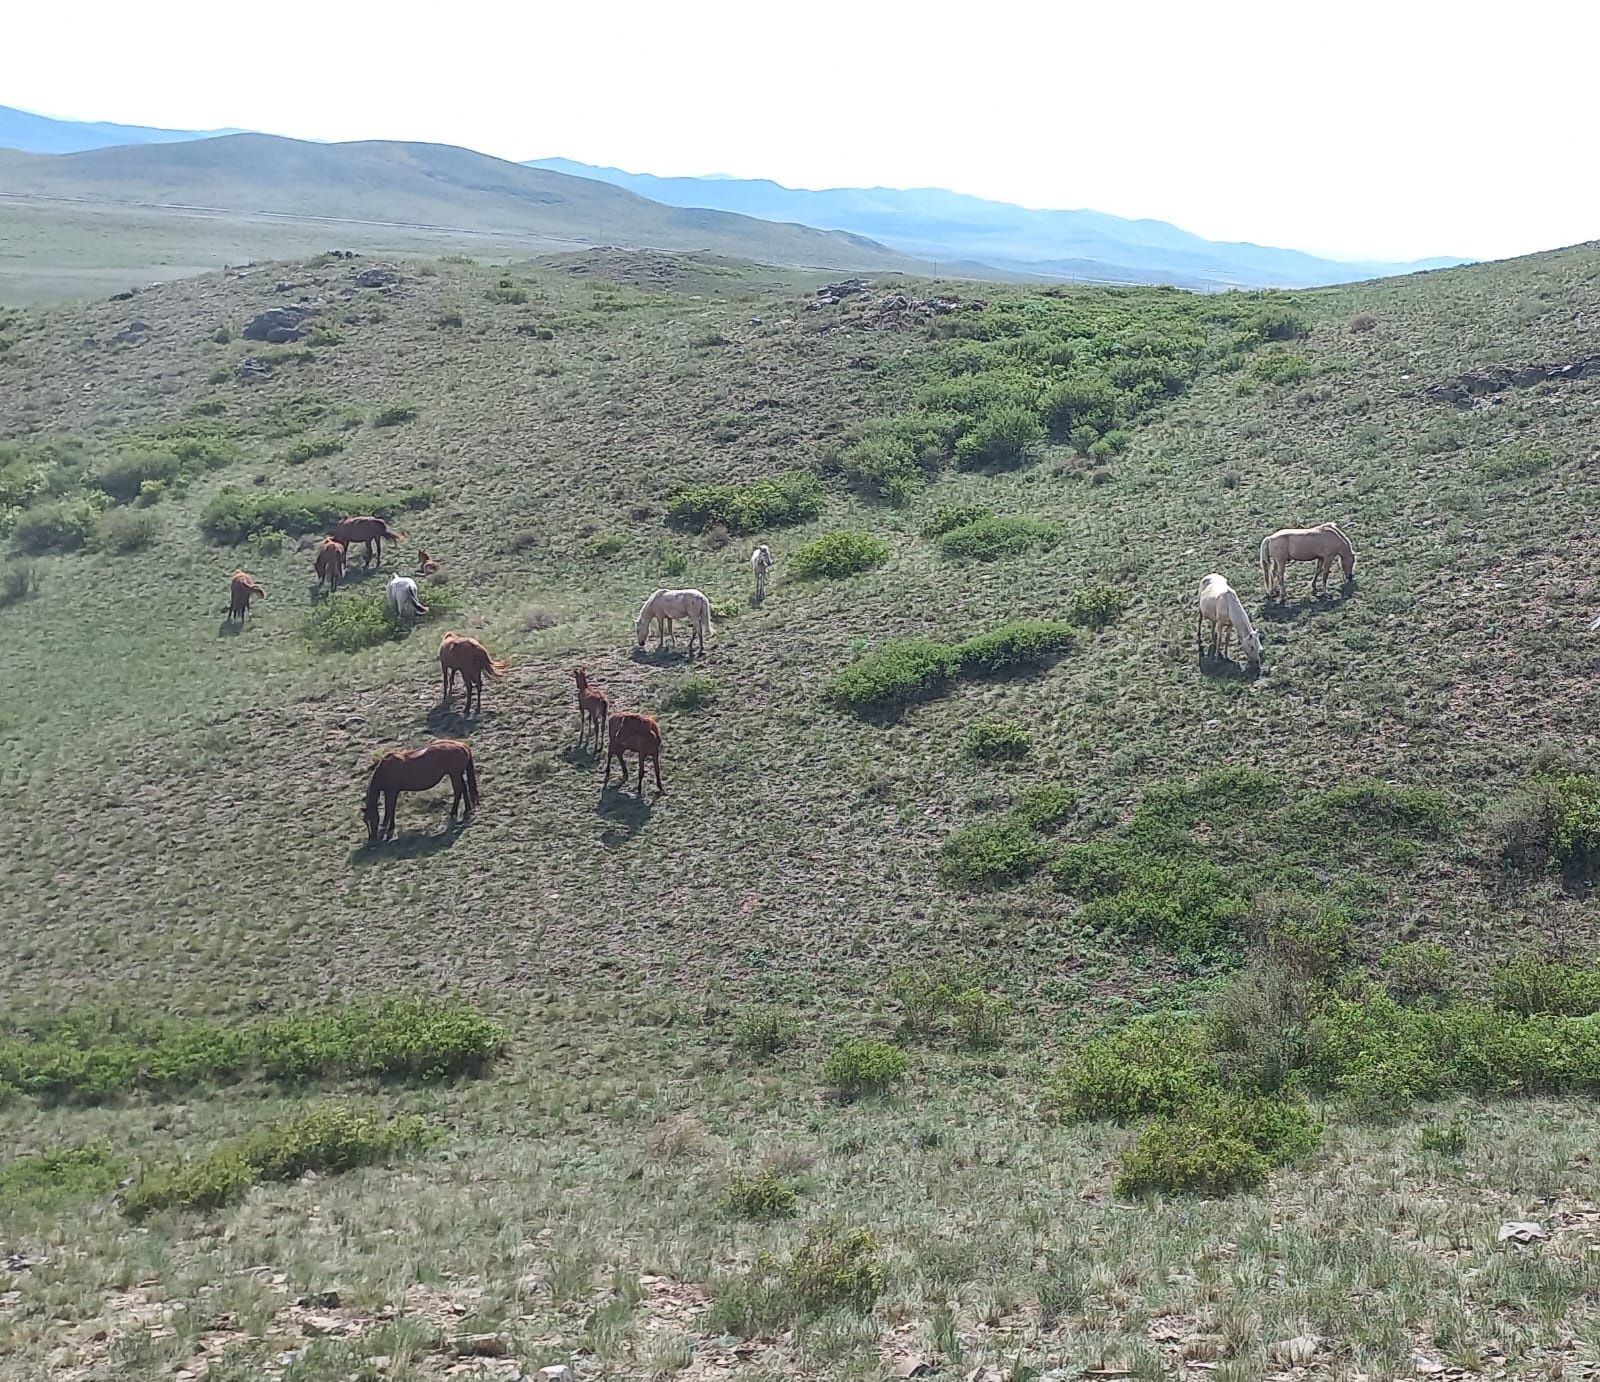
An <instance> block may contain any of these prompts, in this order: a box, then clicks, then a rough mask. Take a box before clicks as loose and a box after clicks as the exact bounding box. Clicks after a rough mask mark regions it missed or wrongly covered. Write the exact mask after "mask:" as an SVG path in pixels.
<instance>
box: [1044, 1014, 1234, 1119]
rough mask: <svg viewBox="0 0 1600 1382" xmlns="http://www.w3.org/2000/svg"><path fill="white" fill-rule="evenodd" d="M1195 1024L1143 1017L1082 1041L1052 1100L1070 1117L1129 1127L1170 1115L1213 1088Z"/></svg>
mask: <svg viewBox="0 0 1600 1382" xmlns="http://www.w3.org/2000/svg"><path fill="white" fill-rule="evenodd" d="M1204 1037H1205V1032H1204V1029H1203V1028H1202V1027H1201V1026H1200V1024H1199V1023H1197V1022H1192V1021H1183V1020H1180V1019H1177V1018H1172V1017H1143V1018H1136V1019H1135V1020H1134V1021H1132V1022H1129V1023H1127V1024H1126V1025H1124V1026H1122V1027H1118V1028H1116V1029H1114V1030H1113V1031H1110V1032H1107V1033H1106V1034H1105V1035H1103V1036H1098V1037H1095V1038H1093V1039H1092V1040H1090V1041H1088V1042H1086V1043H1085V1044H1084V1045H1082V1046H1081V1047H1079V1048H1078V1050H1077V1051H1075V1052H1074V1053H1073V1054H1071V1055H1069V1056H1068V1057H1067V1060H1066V1063H1065V1064H1064V1065H1063V1067H1062V1071H1061V1074H1060V1076H1059V1077H1058V1079H1057V1080H1056V1082H1055V1084H1054V1085H1053V1086H1052V1091H1051V1092H1052V1095H1053V1098H1054V1100H1055V1102H1056V1104H1057V1105H1058V1106H1059V1107H1060V1109H1061V1111H1062V1112H1063V1113H1064V1114H1066V1115H1067V1116H1068V1117H1072V1118H1108V1119H1110V1120H1111V1121H1113V1122H1115V1123H1129V1122H1132V1121H1133V1120H1134V1119H1136V1118H1142V1117H1144V1116H1145V1115H1147V1114H1153V1113H1175V1112H1176V1111H1177V1110H1179V1109H1181V1108H1186V1107H1188V1106H1190V1105H1192V1104H1194V1103H1195V1102H1197V1101H1198V1100H1199V1099H1200V1098H1201V1097H1202V1096H1203V1095H1205V1094H1206V1093H1207V1092H1208V1091H1211V1090H1214V1089H1216V1088H1217V1087H1218V1074H1217V1067H1216V1065H1215V1063H1214V1062H1213V1061H1212V1060H1211V1058H1210V1056H1209V1054H1208V1052H1207V1050H1206V1046H1205V1041H1204Z"/></svg>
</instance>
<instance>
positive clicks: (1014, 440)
mask: <svg viewBox="0 0 1600 1382" xmlns="http://www.w3.org/2000/svg"><path fill="white" fill-rule="evenodd" d="M1043 440H1044V424H1043V423H1041V422H1040V421H1039V416H1038V414H1037V413H1036V412H1034V410H1033V409H1032V408H1028V407H1024V406H1022V405H1020V404H1001V405H999V406H997V407H994V408H991V409H990V410H989V411H988V412H986V413H984V414H983V415H982V416H981V417H980V418H979V419H978V420H977V422H976V423H975V424H974V425H973V426H972V428H971V429H970V430H969V431H968V432H967V433H966V434H965V435H964V436H962V437H961V439H960V440H959V441H957V442H956V464H957V465H958V466H960V467H961V469H963V470H979V469H983V468H992V469H1002V468H1005V469H1009V468H1011V467H1013V466H1019V465H1021V464H1022V463H1023V462H1024V461H1026V460H1027V459H1028V453H1029V452H1030V451H1031V450H1032V449H1033V448H1034V447H1035V446H1037V445H1038V443H1039V442H1041V441H1043Z"/></svg>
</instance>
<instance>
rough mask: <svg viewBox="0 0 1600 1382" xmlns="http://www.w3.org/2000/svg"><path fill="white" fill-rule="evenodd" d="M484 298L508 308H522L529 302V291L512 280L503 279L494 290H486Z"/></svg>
mask: <svg viewBox="0 0 1600 1382" xmlns="http://www.w3.org/2000/svg"><path fill="white" fill-rule="evenodd" d="M483 295H484V297H486V298H487V299H488V300H489V301H490V302H498V303H501V304H503V305H505V306H507V307H521V306H522V305H523V304H524V303H525V302H527V300H528V290H527V289H526V288H524V287H522V285H521V284H519V283H517V282H516V280H514V279H510V278H502V279H501V280H500V281H499V282H498V283H496V284H495V285H494V286H493V287H492V288H485V289H484V291H483Z"/></svg>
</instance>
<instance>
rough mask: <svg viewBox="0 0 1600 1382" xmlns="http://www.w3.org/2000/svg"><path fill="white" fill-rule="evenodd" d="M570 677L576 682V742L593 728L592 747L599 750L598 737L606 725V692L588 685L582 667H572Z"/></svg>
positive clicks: (587, 734) (582, 738) (586, 736)
mask: <svg viewBox="0 0 1600 1382" xmlns="http://www.w3.org/2000/svg"><path fill="white" fill-rule="evenodd" d="M572 678H573V680H574V681H576V682H577V683H578V742H579V743H580V744H582V743H583V742H584V741H585V740H586V739H588V737H589V731H590V730H591V729H592V730H594V749H595V752H596V753H599V752H600V738H601V735H602V732H603V731H604V730H605V727H606V713H607V710H608V706H607V704H606V693H605V692H604V691H602V690H601V689H600V688H599V687H598V686H590V685H589V674H588V673H587V672H585V671H584V670H583V668H582V667H574V668H573V669H572Z"/></svg>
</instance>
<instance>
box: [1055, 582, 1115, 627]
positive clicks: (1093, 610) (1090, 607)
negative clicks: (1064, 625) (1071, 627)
mask: <svg viewBox="0 0 1600 1382" xmlns="http://www.w3.org/2000/svg"><path fill="white" fill-rule="evenodd" d="M1124 605H1125V600H1124V597H1123V594H1122V592H1121V591H1120V590H1116V589H1113V588H1112V587H1111V586H1109V585H1091V586H1086V587H1085V588H1084V589H1082V590H1079V591H1075V592H1074V593H1073V596H1072V599H1071V600H1069V601H1068V602H1067V622H1068V623H1069V624H1078V625H1080V626H1081V627H1083V628H1086V629H1103V628H1105V627H1106V626H1107V625H1109V624H1114V623H1115V622H1116V621H1117V620H1118V619H1119V618H1120V617H1121V615H1122V611H1123V608H1124Z"/></svg>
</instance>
